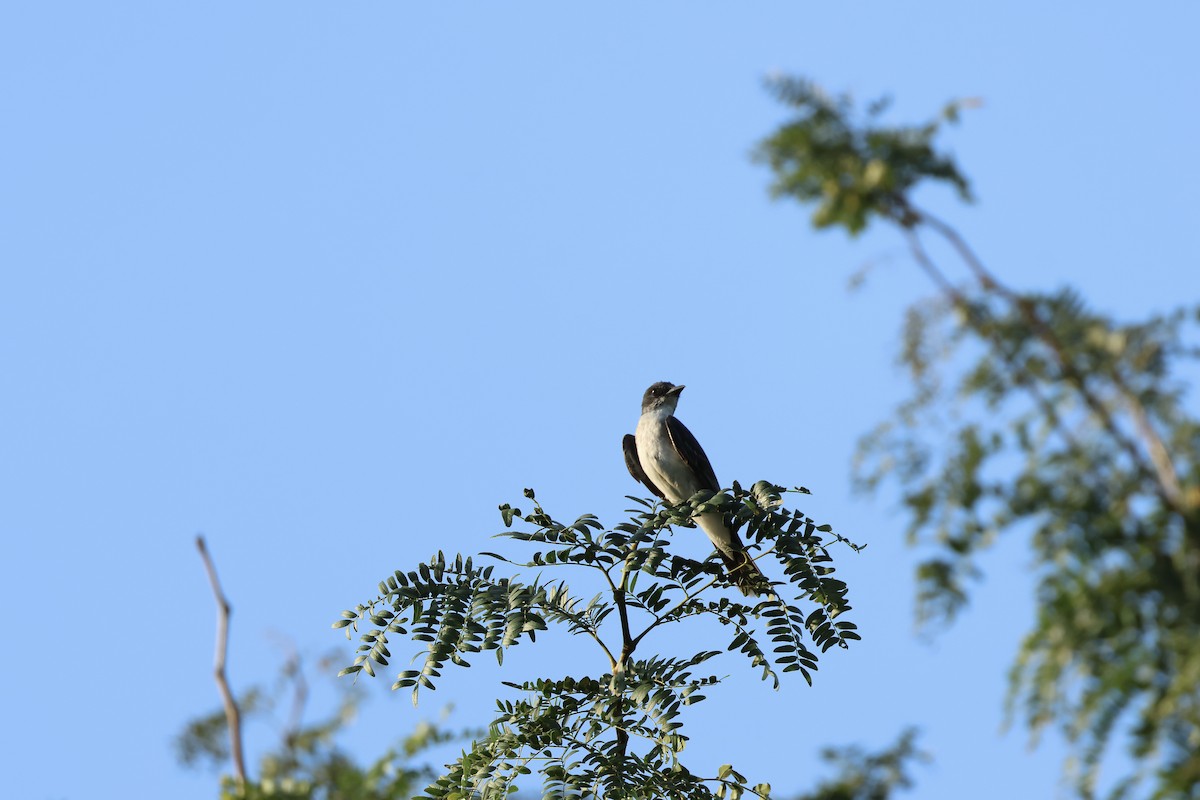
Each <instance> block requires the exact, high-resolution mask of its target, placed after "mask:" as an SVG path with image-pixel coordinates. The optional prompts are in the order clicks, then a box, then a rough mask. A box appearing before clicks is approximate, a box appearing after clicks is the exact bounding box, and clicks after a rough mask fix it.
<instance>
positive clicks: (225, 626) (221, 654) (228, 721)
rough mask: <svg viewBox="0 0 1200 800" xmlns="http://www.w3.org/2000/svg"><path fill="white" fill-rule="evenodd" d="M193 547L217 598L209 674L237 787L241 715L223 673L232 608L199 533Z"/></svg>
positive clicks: (242, 764)
mask: <svg viewBox="0 0 1200 800" xmlns="http://www.w3.org/2000/svg"><path fill="white" fill-rule="evenodd" d="M196 549H197V550H199V551H200V558H202V559H203V560H204V569H205V570H206V571H207V572H208V580H209V583H211V584H212V590H213V596H214V597H215V598H216V601H217V646H216V655H215V656H214V658H213V677H214V678H215V679H216V681H217V689H218V690H219V691H220V693H221V701H222V703H223V704H224V706H225V725H226V727H228V728H229V751H230V753H231V755H232V756H233V770H234V775H235V776H236V777H237V782H238V786H239V787H245V785H246V760H245V756H244V755H243V752H242V715H241V712H240V711H239V709H238V704H237V700H236V699H235V698H234V696H233V691H232V690H230V688H229V681H228V679H227V678H226V677H225V654H226V651H227V650H228V646H229V617H230V614H231V613H232V612H233V609H232V607H231V606H230V605H229V600H228V599H226V597H225V593H224V592H223V591H221V582H220V580H219V579H218V578H217V568H216V566H214V565H213V561H212V558H211V557H210V556H209V554H208V547H207V545H205V543H204V537H203V536H197V537H196Z"/></svg>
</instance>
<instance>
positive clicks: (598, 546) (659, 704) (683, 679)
mask: <svg viewBox="0 0 1200 800" xmlns="http://www.w3.org/2000/svg"><path fill="white" fill-rule="evenodd" d="M783 491H784V490H783V489H782V488H781V487H778V486H773V485H771V484H769V483H766V482H764V481H760V482H758V483H756V484H754V486H753V487H751V488H750V489H748V490H747V489H743V488H742V487H741V486H739V485H738V484H736V483H735V484H734V485H733V488H732V490H729V491H723V492H717V493H713V492H700V493H698V494H696V495H695V496H694V497H692V498H690V499H689V500H687V501H685V502H683V503H680V504H678V505H667V506H658V505H652V504H650V503H649V502H647V501H644V500H637V499H636V498H630V499H631V500H634V501H635V502H638V503H639V504H640V505H641V506H642V507H643V509H644V510H641V511H637V512H634V516H633V517H632V518H631V520H630V521H629V522H625V523H622V524H619V525H617V526H616V527H615V528H613V529H605V528H604V526H603V525H601V523H600V522H599V521H598V520H597V519H596V518H595V517H593V516H591V515H585V516H582V517H580V518H579V519H577V520H576V521H575V522H573V523H571V524H563V523H560V522H557V521H555V520H554V519H553V518H551V517H550V516H549V515H548V514H547V513H546V512H545V510H543V508H542V507H541V506H540V505H539V504H538V503H537V501H536V500H535V499H534V494H533V492H532V491H531V490H526V497H527V498H529V499H530V500H531V501H533V503H534V510H533V512H532V513H530V514H522V512H521V511H520V510H519V509H516V508H513V507H511V506H509V505H503V506H501V507H500V511H501V515H502V517H503V519H504V522H505V525H509V526H511V525H513V524H514V522H519V523H522V526H519V529H516V530H509V531H507V532H505V533H502V534H500V535H501V536H502V537H505V538H508V539H510V540H512V541H515V542H518V543H522V544H526V545H532V546H534V547H535V548H537V549H536V551H535V552H534V553H533V554H532V555H531V556H529V557H527V558H523V559H519V560H511V559H510V558H509V557H507V556H502V555H499V554H496V553H484V554H482V556H483V557H484V558H487V559H489V560H491V561H498V562H500V563H501V564H509V565H512V566H514V567H520V568H526V569H530V570H535V571H536V573H537V575H536V577H534V578H532V579H531V580H529V581H528V582H525V581H522V580H520V579H519V576H516V577H503V576H500V575H497V574H496V566H495V565H488V566H479V565H478V564H477V563H475V560H474V559H472V558H463V557H462V556H461V555H460V556H456V557H454V558H447V557H446V556H445V555H444V554H442V553H438V554H437V555H435V556H434V557H433V558H432V559H431V560H430V561H429V562H428V563H424V564H420V565H419V566H418V567H417V568H416V569H415V570H412V571H409V572H403V571H399V570H398V571H396V572H394V573H393V574H392V575H390V576H389V577H388V578H386V579H385V580H383V581H381V582H380V584H379V595H378V596H377V597H375V598H374V599H372V600H370V601H368V602H366V603H364V604H360V605H358V606H357V607H356V608H355V609H354V610H352V611H345V612H343V614H342V619H340V620H338V621H337V622H336V623H334V627H336V628H344V629H346V635H347V637H348V638H349V636H350V633H351V631H357V632H359V634H360V635H359V639H360V642H361V644H360V645H359V647H358V651H359V652H358V656H357V657H356V658H355V660H354V664H353V665H352V666H350V667H347V668H346V669H345V670H343V672H344V673H348V674H356V673H359V672H362V673H366V674H368V675H374V674H375V670H376V668H377V667H382V666H387V665H388V664H389V662H390V660H391V658H392V655H391V651H390V648H391V647H393V646H394V643H393V639H412V640H414V641H416V642H419V643H421V644H422V647H423V648H424V650H423V652H421V653H418V654H417V655H416V657H415V658H414V660H415V661H418V666H419V669H406V670H402V671H400V672H399V673H398V675H397V678H396V681H395V683H394V684H393V688H394V689H400V688H411V690H412V699H413V702H414V703H415V702H416V701H417V699H418V696H419V692H420V691H421V690H422V689H424V690H426V691H432V690H433V689H434V679H437V678H439V677H440V676H441V673H442V670H443V669H444V668H445V666H446V665H447V664H454V665H456V666H461V667H466V666H469V662H468V658H471V657H473V656H474V655H476V654H480V653H483V652H486V651H490V652H493V653H494V654H495V657H496V658H497V660H498V661H499V662H500V663H503V656H504V652H505V650H506V649H507V648H510V647H515V646H517V645H518V644H520V643H522V642H525V641H528V642H529V643H531V644H532V643H534V642H536V640H537V634H538V632H540V631H545V630H547V629H548V628H549V627H550V626H551V625H556V626H560V627H563V628H565V629H566V630H567V631H569V632H570V633H572V634H574V635H576V636H579V637H582V639H581V640H582V641H590V642H591V643H592V644H593V645H594V646H595V647H596V650H595V651H594V652H595V653H596V655H597V656H600V655H601V654H602V655H603V661H602V662H601V663H604V664H605V665H606V666H607V667H608V669H607V671H605V672H601V673H600V674H595V675H591V674H588V673H587V672H586V671H585V667H584V666H583V665H584V664H585V663H586V662H585V659H584V658H582V656H581V657H580V658H579V659H577V661H578V663H579V664H580V672H579V673H577V674H574V675H571V676H567V677H562V678H537V679H526V680H522V681H515V682H505V685H506V686H508V687H510V688H511V689H513V690H516V692H518V695H517V697H516V699H506V698H501V699H500V700H498V701H497V715H496V717H495V719H494V721H493V722H492V724H491V727H490V729H489V732H488V735H487V736H486V737H480V738H478V739H476V740H475V741H474V742H473V743H472V745H471V747H470V748H469V750H468V751H466V752H464V753H463V755H462V757H461V758H460V759H459V760H458V761H457V762H456V763H455V764H452V765H450V770H449V771H448V772H447V773H446V774H444V775H442V776H441V777H439V778H438V779H437V780H435V781H434V782H433V783H432V784H430V785H429V786H428V787H427V788H426V789H425V795H424V796H427V797H432V798H446V799H447V800H460V799H461V798H484V799H487V798H503V797H507V796H509V794H510V793H512V792H515V791H517V786H518V782H519V781H521V780H522V779H523V778H524V776H528V775H531V774H532V773H533V772H534V770H536V771H537V773H539V775H540V781H541V786H542V789H541V791H542V796H543V797H546V798H567V797H588V798H599V797H609V798H618V797H628V798H634V797H656V798H712V797H718V798H725V797H728V798H730V800H736V799H737V798H739V797H746V796H751V795H753V796H758V797H764V798H765V797H768V796H769V794H770V786H769V785H768V784H765V783H760V784H755V785H751V784H749V783H748V782H747V780H746V778H745V777H744V776H743V775H741V774H740V773H738V772H737V771H736V770H735V769H734V768H733V767H732V766H731V765H729V764H725V765H723V766H721V767H719V768H717V769H716V770H715V772H712V773H710V774H707V775H700V774H696V773H694V772H692V771H691V770H689V769H688V768H687V767H685V766H684V764H683V763H682V762H681V761H680V754H681V752H682V751H683V748H684V745H685V744H686V742H687V740H688V737H687V736H686V735H685V734H684V732H683V721H682V710H683V708H684V707H685V706H688V705H692V704H695V703H698V702H700V701H702V700H703V699H704V696H705V694H706V692H707V691H708V690H709V689H711V688H712V687H714V686H716V685H717V684H719V683H720V682H721V680H722V679H721V678H718V677H717V676H715V675H711V674H706V673H703V672H701V671H700V670H701V668H703V667H704V666H706V665H707V664H708V663H709V662H710V660H712V659H714V658H716V657H718V656H721V655H722V654H723V651H722V650H713V649H707V648H705V649H702V650H698V651H696V652H693V653H689V654H684V655H680V656H666V655H657V654H650V655H643V656H642V657H640V658H635V657H634V653H635V651H638V650H639V648H641V649H643V650H644V649H645V648H644V647H643V643H644V642H647V641H651V640H652V639H648V638H647V637H648V636H649V635H650V634H651V633H653V632H654V631H655V630H657V629H659V628H660V627H662V628H666V627H667V626H673V625H685V624H687V625H690V624H692V623H693V622H699V621H701V620H704V621H707V622H708V623H709V625H710V630H709V631H708V632H707V633H704V634H702V635H700V636H699V637H697V638H698V640H701V641H703V642H704V644H705V645H708V646H712V645H714V644H716V645H719V646H722V647H724V652H731V651H736V652H737V653H740V654H741V655H742V656H744V657H745V658H747V659H748V660H749V663H750V666H751V667H753V668H755V669H757V670H761V676H762V679H763V680H770V681H772V683H773V685H775V686H776V687H778V685H779V680H780V676H781V675H782V674H784V673H788V672H798V673H799V674H800V675H801V676H802V677H804V678H805V680H807V681H809V682H810V683H811V681H812V673H813V671H815V670H816V669H817V661H818V654H817V651H821V652H825V651H827V650H829V649H830V648H833V647H846V646H847V645H848V644H849V642H851V641H853V640H855V639H857V638H858V635H857V633H855V626H854V624H853V623H852V622H848V621H845V620H842V619H838V618H839V617H840V616H841V615H842V614H844V613H845V612H847V611H849V610H850V605H849V603H848V602H847V597H846V591H847V587H846V585H845V584H844V583H843V582H842V581H840V580H838V579H837V578H835V577H833V574H834V567H833V564H832V556H831V555H830V552H829V549H828V546H829V545H830V544H836V543H845V544H849V543H848V542H846V540H845V539H843V538H842V537H840V536H838V535H837V534H834V533H833V532H832V531H831V530H830V528H829V526H827V525H821V526H818V525H817V524H816V523H815V522H813V521H812V520H811V519H809V518H808V517H806V516H805V515H804V514H802V513H800V512H798V511H792V510H789V509H787V508H785V507H784V506H783V500H782V493H783ZM794 491H795V492H797V493H802V494H806V493H807V490H803V489H797V490H794ZM706 511H717V512H719V513H721V514H723V516H724V520H725V523H726V524H727V525H728V526H730V527H731V528H732V529H733V530H735V531H738V532H739V533H740V534H741V537H742V539H743V540H744V541H746V542H747V546H748V550H749V551H750V553H751V554H752V555H753V556H754V557H756V558H757V559H759V563H760V566H761V565H762V563H763V562H765V561H768V560H772V559H773V560H775V561H777V562H778V565H779V568H780V571H781V572H782V575H783V577H784V580H775V581H773V582H772V583H771V587H770V591H771V593H770V594H764V595H763V596H761V597H759V598H757V599H755V600H746V601H743V600H742V598H741V596H740V592H738V591H737V590H736V588H734V589H733V592H732V594H733V595H734V596H735V599H731V598H730V592H729V591H727V590H729V589H730V588H732V584H731V583H730V582H729V579H728V577H727V575H726V570H725V569H724V567H723V566H722V564H721V562H720V560H719V559H716V558H715V554H714V555H713V556H710V558H709V559H708V560H706V561H704V562H698V561H694V560H692V559H689V558H686V557H684V556H682V555H678V554H676V553H674V552H672V550H671V543H672V542H671V538H672V536H673V531H674V526H690V525H691V522H690V520H691V519H692V518H693V516H694V515H696V514H698V513H704V512H706ZM850 546H851V547H853V545H850ZM766 571H767V570H766V569H764V572H766ZM547 573H549V574H562V575H571V576H572V580H573V586H574V588H572V587H571V586H568V585H567V583H566V581H565V580H562V579H557V578H556V579H553V580H548V581H544V580H543V579H542V577H541V576H542V575H545V574H547ZM589 579H590V580H591V586H590V588H588V589H585V590H583V592H582V593H580V592H578V591H577V590H578V589H579V588H580V587H581V586H584V585H587V581H588V580H589ZM764 588H765V587H764ZM589 598H590V599H589ZM751 603H753V604H752V605H751ZM801 606H805V607H806V608H803V609H802V608H801ZM766 640H769V642H768V641H766ZM810 644H811V647H810V646H809V645H810Z"/></svg>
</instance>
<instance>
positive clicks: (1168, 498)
mask: <svg viewBox="0 0 1200 800" xmlns="http://www.w3.org/2000/svg"><path fill="white" fill-rule="evenodd" d="M905 208H906V209H907V210H908V212H909V213H910V214H912V215H915V220H916V222H915V223H914V224H913V225H910V226H907V227H906V228H905V231H906V233H907V234H908V237H909V242H910V245H911V244H912V243H913V242H914V241H915V240H916V237H915V234H914V233H913V229H914V228H915V226H916V225H919V224H922V223H923V224H925V225H928V226H929V227H930V228H932V229H933V230H934V231H935V232H936V233H937V234H938V235H940V236H941V237H942V238H943V239H945V240H946V241H947V242H949V243H950V245H951V247H953V248H954V250H955V252H957V253H958V255H959V257H960V258H961V259H962V260H963V263H965V264H966V265H967V268H968V269H969V270H970V271H971V273H972V274H973V275H974V276H975V279H976V280H977V281H978V282H979V285H980V287H981V288H982V289H983V290H984V291H985V292H988V291H990V292H995V293H996V294H997V295H999V296H1000V297H1002V298H1004V300H1005V301H1006V302H1007V303H1008V304H1009V305H1010V306H1012V308H1013V309H1014V310H1015V311H1017V313H1019V314H1020V315H1021V317H1022V318H1024V320H1025V322H1026V324H1028V325H1029V327H1030V329H1031V330H1032V331H1033V332H1034V334H1035V335H1036V336H1037V338H1038V339H1040V340H1041V341H1042V343H1043V344H1045V345H1046V347H1047V348H1049V350H1050V352H1051V353H1052V354H1053V355H1054V360H1055V361H1056V362H1057V364H1058V367H1059V370H1060V372H1061V374H1062V376H1063V377H1064V378H1065V379H1066V381H1067V383H1069V384H1070V385H1072V386H1074V387H1075V390H1076V391H1077V392H1079V396H1080V397H1081V398H1082V399H1083V401H1084V403H1085V404H1086V405H1087V407H1088V408H1089V409H1090V410H1091V411H1092V413H1093V414H1095V415H1096V419H1098V420H1099V421H1100V424H1101V426H1103V428H1104V429H1105V430H1106V431H1107V432H1108V434H1109V436H1111V437H1112V438H1113V441H1114V442H1116V444H1117V446H1118V447H1120V448H1121V449H1122V450H1124V451H1125V453H1126V455H1128V456H1129V458H1130V459H1131V460H1132V461H1133V463H1134V464H1135V465H1136V467H1137V469H1138V470H1139V471H1140V472H1142V473H1143V474H1144V475H1146V476H1147V477H1148V478H1150V479H1151V481H1152V482H1153V483H1154V485H1155V488H1156V489H1157V493H1158V495H1159V497H1161V498H1162V500H1163V502H1165V503H1166V505H1167V507H1168V508H1171V509H1172V510H1174V511H1176V512H1179V513H1186V511H1187V509H1186V507H1185V504H1184V501H1183V492H1182V490H1181V488H1180V485H1179V476H1178V474H1177V473H1176V471H1175V465H1174V464H1173V463H1172V461H1171V456H1170V452H1169V450H1168V449H1167V446H1166V444H1165V443H1164V442H1163V440H1162V437H1161V436H1160V435H1159V433H1158V431H1157V430H1155V429H1154V426H1153V425H1152V424H1151V422H1150V418H1149V415H1148V414H1147V413H1146V409H1145V407H1144V406H1143V405H1142V403H1141V401H1139V400H1138V399H1137V397H1136V396H1135V395H1134V393H1133V391H1132V390H1131V389H1130V388H1129V386H1128V384H1127V383H1126V382H1125V380H1124V379H1123V378H1122V377H1121V375H1120V374H1119V373H1118V372H1117V370H1115V369H1114V370H1113V371H1112V374H1111V375H1110V376H1109V377H1110V378H1111V380H1112V384H1113V386H1114V387H1115V389H1116V391H1117V394H1118V395H1119V396H1120V398H1121V400H1122V401H1124V403H1125V405H1126V407H1127V408H1128V409H1129V412H1130V416H1131V417H1132V418H1133V425H1134V429H1135V430H1136V431H1137V435H1138V437H1139V438H1140V439H1141V440H1142V443H1143V444H1144V445H1145V447H1146V451H1147V452H1146V454H1145V455H1143V453H1142V451H1141V450H1140V449H1139V448H1138V446H1137V443H1136V442H1134V441H1133V440H1132V439H1130V438H1129V437H1128V436H1127V435H1126V434H1125V432H1124V431H1122V430H1121V428H1120V426H1119V425H1118V424H1117V420H1116V419H1115V418H1114V416H1113V413H1112V411H1111V410H1110V409H1109V408H1108V407H1107V406H1106V405H1105V404H1104V401H1103V400H1102V399H1101V398H1100V397H1098V396H1097V395H1096V393H1095V392H1094V391H1093V390H1092V386H1091V382H1089V381H1088V379H1087V378H1088V376H1086V375H1084V374H1082V373H1080V371H1079V370H1078V369H1076V367H1075V365H1074V364H1072V363H1071V362H1070V360H1069V359H1068V358H1067V355H1066V348H1065V346H1064V345H1063V342H1062V340H1060V339H1059V337H1058V335H1057V334H1055V333H1054V331H1053V330H1051V328H1050V326H1049V324H1047V322H1046V321H1045V320H1044V319H1042V317H1041V315H1039V314H1038V313H1037V311H1036V310H1035V309H1034V307H1033V304H1032V303H1030V302H1028V300H1026V299H1025V298H1024V297H1022V296H1021V295H1019V294H1018V293H1017V292H1015V291H1014V290H1013V289H1011V288H1009V287H1008V286H1006V285H1005V284H1004V283H1002V282H1001V281H1000V280H999V279H998V278H997V277H996V276H995V275H994V274H992V273H991V272H990V271H989V270H988V269H987V267H985V266H984V264H983V262H982V261H981V260H980V259H979V257H978V256H977V255H975V252H974V251H973V250H972V249H971V248H970V246H969V245H968V244H967V243H966V241H965V240H964V239H963V238H962V236H961V235H959V233H958V231H957V230H955V229H954V227H953V226H952V225H950V224H948V223H946V222H943V221H942V220H940V219H938V218H937V217H935V216H933V215H932V214H930V213H928V212H926V211H922V210H919V209H916V208H913V207H912V206H908V205H905ZM918 245H919V242H918ZM914 253H915V254H916V255H917V262H918V263H919V264H920V265H921V267H922V268H923V269H925V271H926V272H927V273H929V274H930V276H931V277H932V278H933V279H934V282H935V283H937V284H938V286H939V288H941V289H942V290H943V291H947V292H948V293H949V294H950V297H951V298H952V299H953V300H955V301H956V302H961V295H960V294H959V293H958V291H957V290H956V289H953V288H952V287H949V288H948V286H949V284H948V281H946V279H945V277H944V276H942V275H941V273H940V272H938V271H937V270H936V268H935V267H934V266H933V263H932V261H931V260H930V259H929V257H928V255H927V254H924V253H923V251H920V252H918V249H917V248H914ZM1147 461H1148V462H1149V463H1147Z"/></svg>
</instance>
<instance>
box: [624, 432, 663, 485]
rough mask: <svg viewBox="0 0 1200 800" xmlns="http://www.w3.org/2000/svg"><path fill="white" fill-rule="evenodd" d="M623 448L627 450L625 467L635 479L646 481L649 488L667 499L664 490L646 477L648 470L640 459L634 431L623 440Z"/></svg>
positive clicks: (639, 481) (641, 481) (640, 481)
mask: <svg viewBox="0 0 1200 800" xmlns="http://www.w3.org/2000/svg"><path fill="white" fill-rule="evenodd" d="M621 449H622V450H624V451H625V468H626V469H628V470H629V474H630V475H632V476H633V479H634V480H635V481H637V482H638V483H644V484H645V485H646V488H647V489H649V490H650V491H652V492H654V494H655V495H657V496H658V497H661V498H662V499H663V500H666V499H667V496H666V495H665V494H663V493H662V490H660V489H659V488H658V487H657V486H655V485H654V484H653V483H652V482H651V481H650V479H649V478H647V477H646V472H645V471H644V470H643V469H642V462H641V461H640V460H639V459H638V453H637V439H635V438H634V437H633V434H632V433H627V434H625V438H624V439H622V440H621Z"/></svg>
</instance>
